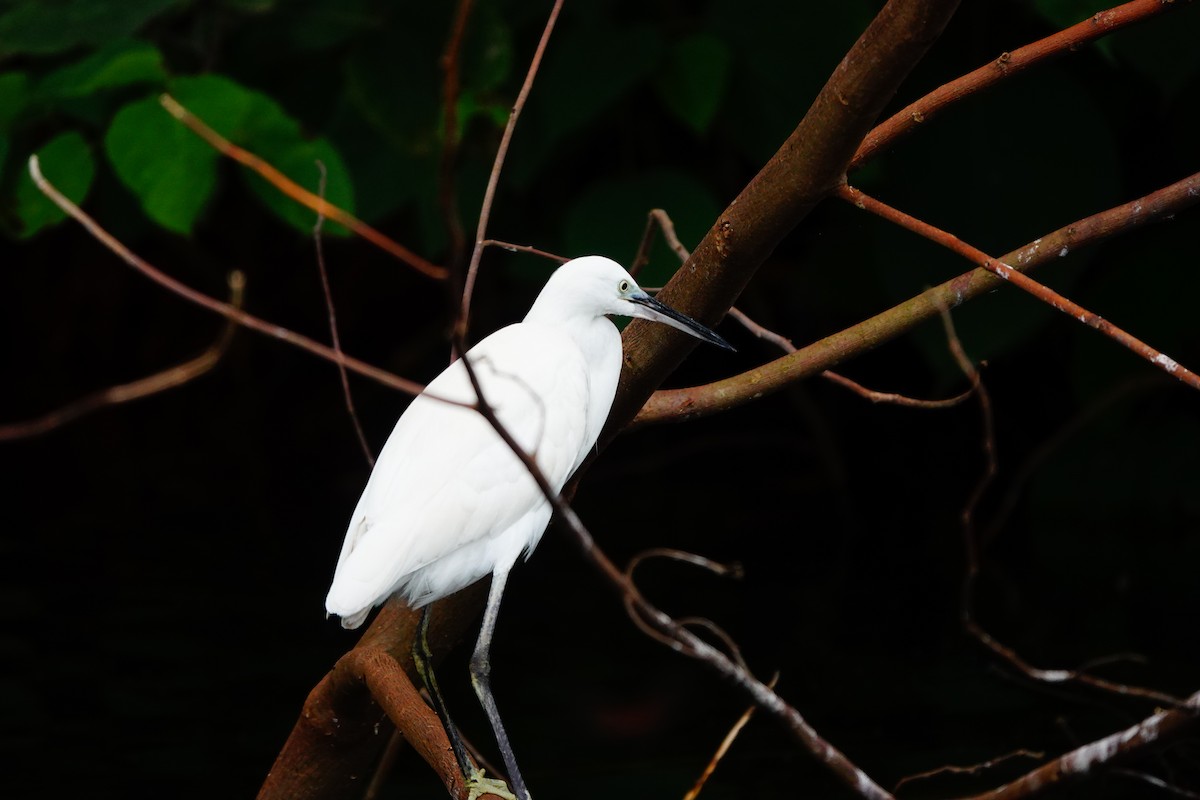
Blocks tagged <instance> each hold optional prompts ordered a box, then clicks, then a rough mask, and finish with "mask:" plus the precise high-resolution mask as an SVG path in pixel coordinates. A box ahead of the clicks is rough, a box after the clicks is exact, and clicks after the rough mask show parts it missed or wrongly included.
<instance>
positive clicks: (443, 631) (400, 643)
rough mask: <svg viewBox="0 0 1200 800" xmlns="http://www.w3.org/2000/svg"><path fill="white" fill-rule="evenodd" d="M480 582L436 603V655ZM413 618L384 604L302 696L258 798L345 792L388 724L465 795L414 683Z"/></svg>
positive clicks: (451, 638) (464, 624) (476, 597)
mask: <svg viewBox="0 0 1200 800" xmlns="http://www.w3.org/2000/svg"><path fill="white" fill-rule="evenodd" d="M485 588H486V585H484V584H477V585H476V586H474V587H472V588H470V589H467V590H465V591H464V592H460V593H459V594H457V595H455V596H454V597H451V598H447V599H446V600H444V601H442V603H441V604H440V605H439V613H437V614H435V615H434V617H433V622H432V630H431V631H430V644H431V646H432V647H433V649H434V654H435V657H437V656H439V655H440V654H442V653H445V652H446V651H447V650H448V649H449V648H450V645H451V644H452V643H453V642H455V641H457V640H458V638H460V637H461V636H462V635H463V634H464V633H465V632H466V630H467V628H468V626H469V624H470V622H471V621H472V620H473V619H474V614H473V609H474V608H475V607H477V605H478V604H479V602H480V598H481V596H482V593H483V591H484V590H485ZM418 618H419V615H418V613H417V612H414V611H411V610H409V609H408V608H406V607H404V606H403V605H402V604H401V603H396V602H392V603H388V604H387V605H385V606H384V607H383V609H381V610H380V612H379V614H378V615H377V616H376V617H375V620H374V621H373V622H372V624H371V626H370V628H368V629H367V631H366V633H364V634H363V636H362V639H361V640H360V641H359V643H358V645H357V646H356V647H355V648H354V649H353V650H351V651H350V652H348V653H347V654H346V655H345V656H343V657H342V658H341V659H339V660H338V663H337V664H336V665H334V668H333V669H332V670H330V671H329V674H327V675H326V676H325V677H324V678H323V679H322V680H321V682H320V683H318V684H317V686H316V687H315V688H314V689H313V690H312V692H311V693H310V694H309V696H308V699H307V700H305V702H304V708H303V710H302V711H301V713H300V717H299V719H298V720H297V721H296V725H295V726H294V727H293V729H292V732H291V734H290V735H289V736H288V740H287V742H286V743H285V744H284V746H283V749H282V750H281V751H280V753H279V755H278V757H277V758H276V759H275V764H274V765H273V766H272V767H271V771H270V773H268V775H267V778H266V780H265V781H264V783H263V785H262V788H261V789H260V790H259V793H258V799H259V800H318V798H330V800H332V799H333V798H341V797H345V796H346V792H347V788H348V787H353V786H362V785H364V784H365V779H366V777H367V776H368V775H369V774H370V771H371V768H372V766H373V765H374V762H375V760H376V759H377V758H378V757H379V753H380V751H381V750H382V748H383V747H384V745H385V744H386V742H387V741H388V738H389V736H390V734H391V731H392V724H395V725H396V726H397V728H398V729H399V730H400V732H401V733H402V734H403V736H404V738H405V740H406V741H407V742H408V743H409V744H410V745H411V746H412V747H413V748H414V749H415V750H416V751H417V753H418V754H419V755H420V756H421V757H422V758H423V759H424V760H425V761H426V762H427V763H428V764H429V765H430V766H431V767H433V769H434V770H435V771H436V772H437V774H438V775H439V777H441V779H442V782H443V783H444V784H445V785H446V788H447V789H448V790H449V791H450V792H451V793H452V794H453V795H454V796H455V797H460V798H461V797H465V796H466V793H465V792H464V791H463V785H462V775H461V774H459V770H458V764H457V763H456V762H455V760H454V756H453V754H452V753H451V751H450V744H449V742H448V741H447V739H446V733H445V731H444V730H443V729H442V726H441V722H440V721H439V720H438V718H437V715H436V714H434V713H433V711H432V710H431V709H430V708H429V707H428V706H427V705H426V704H425V702H424V701H423V700H422V699H421V697H420V695H419V694H418V693H417V691H416V689H415V688H414V686H413V683H412V681H413V679H414V678H415V670H414V669H413V666H412V658H411V652H412V649H411V648H412V637H413V636H414V635H415V633H416V630H417V621H418ZM373 698H374V699H373Z"/></svg>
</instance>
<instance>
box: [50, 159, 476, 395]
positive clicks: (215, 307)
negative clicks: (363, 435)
mask: <svg viewBox="0 0 1200 800" xmlns="http://www.w3.org/2000/svg"><path fill="white" fill-rule="evenodd" d="M29 175H30V177H32V178H33V182H34V184H35V185H36V186H37V187H38V189H39V190H40V191H41V192H42V194H44V195H46V197H48V198H50V200H51V201H52V202H53V203H54V204H55V205H57V206H58V207H59V208H61V209H62V210H63V211H64V212H66V214H67V215H68V216H70V217H72V218H73V219H74V220H75V221H76V222H78V223H79V224H80V225H82V226H83V227H84V228H85V229H86V230H87V232H88V233H90V234H91V235H92V237H93V238H94V239H96V240H97V241H98V242H100V243H101V244H103V245H104V246H105V247H107V248H108V249H109V250H111V251H112V252H113V253H115V254H116V255H117V256H118V257H119V258H120V259H121V260H122V261H124V262H125V263H126V264H128V265H129V266H131V267H133V268H134V269H136V270H137V271H138V272H140V273H142V274H143V275H145V276H146V277H147V278H149V279H150V280H152V281H154V282H155V283H157V284H158V285H159V286H162V287H163V288H165V289H167V290H168V291H170V292H172V293H174V294H176V295H179V296H180V297H182V298H183V299H185V300H187V301H188V302H191V303H194V304H196V305H198V306H200V307H201V308H205V309H208V310H209V311H212V312H213V313H214V314H220V315H221V316H223V317H225V318H226V319H230V320H233V321H234V322H236V323H237V324H239V325H242V326H244V327H246V328H249V329H251V330H253V331H257V332H258V333H261V334H263V335H265V336H270V337H271V338H273V339H278V340H280V341H283V342H287V343H288V344H290V345H292V346H293V347H298V348H300V349H301V350H305V351H307V352H309V353H311V354H312V355H315V356H317V357H318V358H323V359H325V360H326V361H331V362H333V363H334V364H345V365H346V366H347V367H348V368H350V369H351V370H353V371H355V372H357V373H358V374H360V375H365V376H366V377H368V378H371V379H372V380H375V381H378V382H379V383H381V384H383V385H384V386H389V387H391V388H393V389H399V390H400V391H402V392H407V393H408V394H411V395H416V394H420V393H421V390H422V389H423V388H424V387H422V386H421V384H419V383H416V382H415V381H410V380H408V379H407V378H401V377H400V376H399V375H395V374H393V373H391V372H388V371H387V370H384V369H380V368H379V367H375V366H372V365H371V364H368V363H366V362H365V361H360V360H359V359H357V358H354V357H353V356H348V355H346V354H345V353H338V352H336V351H334V349H333V348H331V347H327V346H326V345H323V344H321V343H320V342H317V341H314V340H313V339H310V338H308V337H307V336H304V335H302V334H299V333H296V332H295V331H291V330H288V329H287V328H284V327H282V326H279V325H274V324H272V323H270V322H267V321H266V320H263V319H260V318H259V317H256V316H254V315H253V314H247V313H246V312H245V311H242V310H241V309H240V308H238V307H236V306H234V305H231V304H229V303H222V302H221V301H220V300H217V299H215V298H213V297H209V296H208V295H206V294H204V293H203V292H198V291H196V290H195V289H193V288H191V287H190V286H188V285H187V284H184V283H182V282H180V281H178V280H176V279H175V278H172V277H171V276H169V275H167V274H166V273H164V272H163V271H162V270H160V269H158V268H157V267H154V266H153V265H151V264H150V263H149V262H147V261H145V260H143V259H142V258H141V257H140V256H138V255H137V254H135V253H134V252H133V251H132V250H130V249H129V248H128V247H126V246H125V245H124V244H122V243H121V242H120V241H118V240H117V239H116V238H115V237H114V236H113V235H112V234H110V233H109V232H108V231H106V230H104V228H102V227H101V226H100V224H99V223H98V222H96V220H94V219H92V218H91V217H90V216H88V214H87V213H85V212H84V211H83V209H81V208H80V207H79V206H77V205H75V204H74V203H72V202H71V201H70V200H68V199H67V198H66V197H65V196H64V195H63V193H62V192H60V191H58V189H56V188H55V187H54V185H53V184H51V183H50V182H49V181H48V180H46V178H45V177H44V176H43V175H42V170H41V167H40V166H39V165H38V157H37V156H36V155H32V156H30V157H29ZM439 399H442V398H439ZM445 402H453V401H450V400H445ZM458 405H462V404H461V403H459V404H458Z"/></svg>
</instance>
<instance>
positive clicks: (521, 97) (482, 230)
mask: <svg viewBox="0 0 1200 800" xmlns="http://www.w3.org/2000/svg"><path fill="white" fill-rule="evenodd" d="M562 5H563V0H554V7H553V8H552V9H550V18H549V19H548V20H546V27H545V28H544V29H543V30H542V38H541V39H540V40H538V45H537V49H536V50H534V53H533V60H532V61H531V62H530V64H529V70H528V72H526V73H525V82H524V83H522V84H521V90H520V91H519V92H518V93H517V99H516V102H514V103H513V107H512V112H511V113H510V114H509V115H508V124H507V125H505V126H504V134H503V135H502V136H501V137H500V146H499V147H497V148H496V159H495V161H494V162H493V164H492V172H491V175H489V176H488V183H487V189H485V190H484V193H483V205H482V206H480V209H479V225H478V227H477V228H476V231H475V246H474V248H472V250H471V263H470V264H468V265H467V274H466V276H465V277H464V279H463V293H462V303H461V305H460V306H459V309H460V310H459V314H458V320H457V323H456V325H455V328H456V334H455V338H456V339H458V340H460V341H465V340H466V338H467V324H468V321H469V319H470V313H471V295H472V293H473V292H474V290H475V276H476V275H477V274H478V272H479V260H480V259H481V258H482V257H483V243H484V241H485V240H486V239H487V225H488V220H489V219H490V218H491V215H492V204H493V202H494V201H495V199H496V186H497V185H498V184H499V182H500V170H501V169H502V168H503V167H504V158H505V156H506V155H508V145H509V142H511V141H512V136H513V131H514V130H515V129H516V127H517V119H518V118H519V117H520V116H521V109H523V108H524V107H525V101H526V99H528V97H529V92H530V90H531V89H532V88H533V79H534V78H535V77H536V76H537V72H538V67H540V66H541V63H542V56H543V55H544V54H545V52H546V45H547V44H548V43H549V41H550V34H551V33H552V32H553V31H554V23H555V22H556V21H557V20H558V13H559V12H560V11H562Z"/></svg>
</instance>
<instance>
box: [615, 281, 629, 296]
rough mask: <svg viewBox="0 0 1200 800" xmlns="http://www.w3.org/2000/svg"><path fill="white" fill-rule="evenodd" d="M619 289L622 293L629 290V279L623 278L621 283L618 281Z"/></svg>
mask: <svg viewBox="0 0 1200 800" xmlns="http://www.w3.org/2000/svg"><path fill="white" fill-rule="evenodd" d="M617 291H618V292H620V293H621V294H625V293H626V292H628V291H629V281H627V280H622V281H621V282H620V283H618V284H617Z"/></svg>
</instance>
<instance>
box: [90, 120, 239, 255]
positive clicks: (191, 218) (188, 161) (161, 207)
mask: <svg viewBox="0 0 1200 800" xmlns="http://www.w3.org/2000/svg"><path fill="white" fill-rule="evenodd" d="M104 149H105V152H106V153H107V154H108V160H109V162H110V163H111V164H112V166H113V169H114V170H115V171H116V173H117V177H118V178H120V179H121V182H122V183H124V184H125V186H127V187H128V188H129V189H130V191H132V192H133V194H134V195H135V196H136V197H137V199H138V201H139V203H141V206H142V210H143V211H145V212H146V216H148V217H150V219H152V220H154V221H155V222H157V223H158V224H159V225H161V226H163V227H164V228H166V229H167V230H170V231H174V232H176V233H183V234H186V233H190V232H191V230H192V226H193V225H194V224H195V222H196V218H197V217H198V216H199V215H200V211H201V209H203V207H204V204H205V203H206V202H207V201H208V198H209V197H210V196H211V195H212V192H213V188H214V186H215V185H216V161H217V154H216V152H214V151H213V149H212V148H211V147H209V146H208V145H207V144H205V143H204V142H203V141H201V139H200V138H199V137H198V136H196V134H194V133H192V132H191V131H190V130H188V129H187V128H186V127H184V126H183V125H182V124H180V123H179V122H177V121H175V120H174V119H173V118H172V117H171V116H170V115H169V114H167V112H166V111H164V110H163V108H162V106H161V105H160V104H159V101H158V98H157V97H148V98H146V99H144V100H138V101H135V102H133V103H129V104H128V105H126V106H125V107H123V108H122V109H121V110H120V111H118V112H117V114H116V116H115V117H114V118H113V121H112V124H111V125H110V126H109V128H108V133H107V134H106V135H105V137H104Z"/></svg>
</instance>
